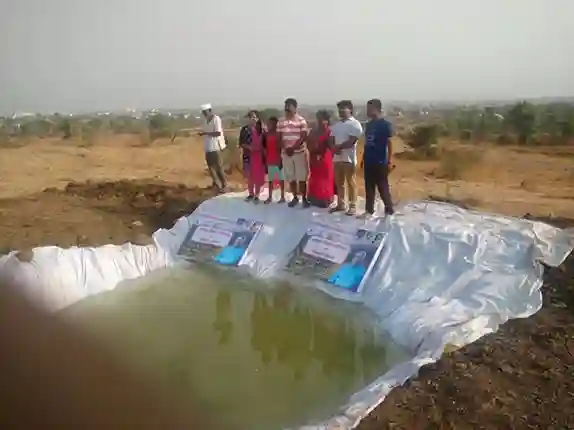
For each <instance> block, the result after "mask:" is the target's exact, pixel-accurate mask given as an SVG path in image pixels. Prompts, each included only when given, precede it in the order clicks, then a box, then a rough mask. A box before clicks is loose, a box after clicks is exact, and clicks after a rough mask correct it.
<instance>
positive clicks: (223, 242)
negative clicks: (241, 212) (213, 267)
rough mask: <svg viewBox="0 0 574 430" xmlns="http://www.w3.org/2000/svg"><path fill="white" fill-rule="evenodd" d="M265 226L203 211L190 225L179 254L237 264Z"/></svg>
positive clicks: (204, 261) (197, 260)
mask: <svg viewBox="0 0 574 430" xmlns="http://www.w3.org/2000/svg"><path fill="white" fill-rule="evenodd" d="M262 226H263V224H262V223H260V222H258V221H253V220H249V219H245V218H236V219H230V218H222V217H216V216H211V215H200V216H199V217H197V218H196V219H195V220H194V222H193V224H192V225H191V228H190V229H189V232H188V233H187V236H186V237H185V240H184V241H183V243H182V245H181V247H180V248H179V251H178V255H180V256H182V257H183V258H184V259H186V260H188V261H194V262H202V263H206V262H216V263H219V264H223V265H226V266H238V265H240V264H241V262H242V261H243V258H244V257H245V254H246V253H247V250H248V249H249V246H250V245H251V243H252V242H253V240H254V239H255V238H256V237H257V234H258V233H259V231H260V230H261V227H262Z"/></svg>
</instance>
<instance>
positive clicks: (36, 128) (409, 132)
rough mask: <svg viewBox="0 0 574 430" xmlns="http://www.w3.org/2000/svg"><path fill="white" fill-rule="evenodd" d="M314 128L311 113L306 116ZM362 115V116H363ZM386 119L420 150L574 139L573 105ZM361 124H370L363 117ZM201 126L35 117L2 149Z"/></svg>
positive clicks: (149, 135)
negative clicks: (32, 141) (18, 143)
mask: <svg viewBox="0 0 574 430" xmlns="http://www.w3.org/2000/svg"><path fill="white" fill-rule="evenodd" d="M280 114H281V112H280V111H279V110H277V109H273V108H268V109H262V110H261V117H262V119H264V120H265V119H267V118H269V117H271V116H279V115H280ZM305 114H306V115H307V116H309V117H310V118H309V120H310V121H311V122H312V121H313V118H312V115H313V112H311V111H309V112H305ZM361 114H362V112H361ZM221 116H222V118H223V120H224V123H225V126H226V127H230V128H236V127H239V126H240V125H242V124H243V115H242V113H241V112H240V111H239V110H237V112H235V111H234V112H222V113H221ZM388 116H389V117H391V119H392V120H393V121H394V122H395V123H396V125H397V129H398V130H399V131H400V133H401V135H402V136H403V138H404V139H405V141H407V143H410V144H411V146H413V147H414V148H415V149H416V148H428V147H432V145H433V144H434V143H436V141H437V140H438V139H439V138H440V137H450V138H452V139H456V140H459V141H468V142H477V141H488V142H496V143H499V144H518V145H529V144H537V143H538V144H555V145H563V144H568V143H571V142H572V140H573V139H574V104H571V103H565V102H564V103H548V104H533V103H530V102H525V101H521V102H518V103H515V104H512V105H508V106H496V107H495V106H478V105H477V106H470V107H453V108H427V109H424V110H422V109H419V110H413V109H412V108H411V109H410V110H403V109H401V108H400V107H393V108H391V109H389V111H388ZM358 119H360V120H366V118H363V117H361V116H360V115H359V118H358ZM200 124H201V119H198V118H196V117H195V116H193V115H190V114H183V113H182V114H167V113H161V112H157V113H153V114H148V115H145V116H141V117H136V116H130V115H111V114H110V115H98V116H81V115H79V116H69V115H60V114H54V115H32V116H26V117H21V118H12V117H4V118H2V117H0V143H1V142H2V141H6V140H10V139H15V138H16V139H17V138H20V137H59V138H63V139H71V138H81V139H83V140H90V139H91V138H92V137H93V136H96V135H106V134H126V133H129V134H138V135H140V136H141V138H142V141H145V143H153V141H155V140H156V139H158V138H169V139H170V140H171V141H174V140H175V139H176V138H177V137H187V136H189V135H190V133H191V132H192V130H193V129H194V128H196V127H198V126H199V125H200Z"/></svg>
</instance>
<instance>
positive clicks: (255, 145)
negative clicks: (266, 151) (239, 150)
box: [248, 127, 265, 197]
mask: <svg viewBox="0 0 574 430" xmlns="http://www.w3.org/2000/svg"><path fill="white" fill-rule="evenodd" d="M264 183H265V162H264V159H263V136H262V135H261V134H259V133H258V132H257V129H256V128H255V127H252V128H251V149H250V151H249V179H248V185H249V194H250V195H252V196H255V197H258V196H259V193H260V192H261V187H263V184H264Z"/></svg>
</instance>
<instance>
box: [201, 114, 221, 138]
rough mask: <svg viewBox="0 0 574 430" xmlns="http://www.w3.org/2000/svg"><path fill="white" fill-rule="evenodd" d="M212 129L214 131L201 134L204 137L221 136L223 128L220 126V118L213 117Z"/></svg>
mask: <svg viewBox="0 0 574 430" xmlns="http://www.w3.org/2000/svg"><path fill="white" fill-rule="evenodd" d="M213 128H214V131H206V132H204V133H203V135H204V136H210V137H219V136H221V135H222V134H223V126H222V124H221V118H219V117H218V116H215V117H213Z"/></svg>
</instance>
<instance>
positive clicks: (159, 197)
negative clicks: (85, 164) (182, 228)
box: [44, 180, 215, 229]
mask: <svg viewBox="0 0 574 430" xmlns="http://www.w3.org/2000/svg"><path fill="white" fill-rule="evenodd" d="M47 192H48V193H50V192H51V193H54V192H56V193H58V192H62V193H64V194H65V195H68V196H76V197H81V198H84V199H90V200H92V201H93V206H94V207H98V208H100V209H102V210H108V211H111V212H114V213H118V214H125V215H128V214H129V215H132V216H133V215H139V216H140V217H141V218H144V219H145V221H144V220H140V222H142V223H144V224H149V225H150V226H151V227H153V228H154V229H157V228H170V227H171V226H172V225H173V223H174V221H175V220H177V219H178V218H180V217H182V216H185V215H188V214H190V213H191V212H193V211H194V210H195V209H196V208H197V206H199V205H200V204H201V202H203V201H204V200H207V199H210V198H212V197H214V196H215V192H214V190H212V189H211V188H199V187H187V186H186V185H184V184H173V183H169V182H163V181H154V182H150V181H127V180H124V181H111V182H96V183H94V182H90V181H88V182H84V183H76V182H70V183H68V185H66V187H65V189H64V190H63V191H58V190H53V189H49V190H45V191H44V193H47Z"/></svg>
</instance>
